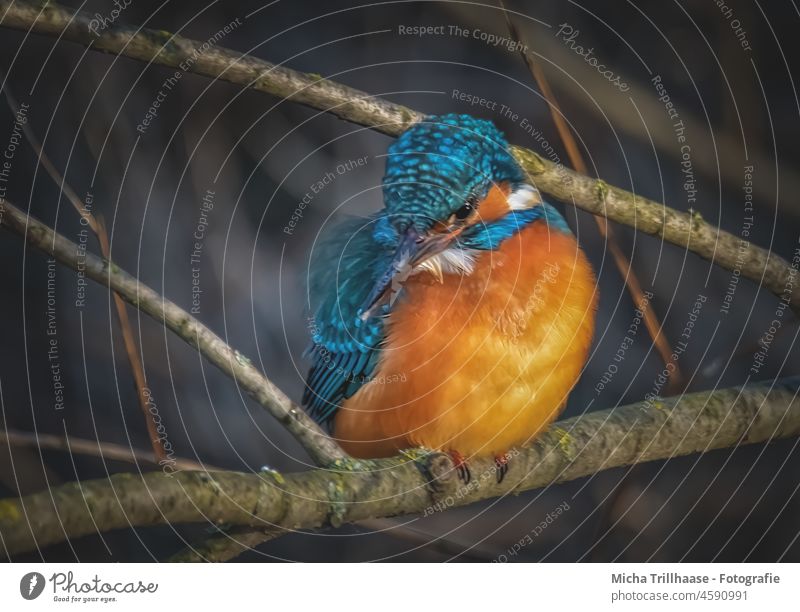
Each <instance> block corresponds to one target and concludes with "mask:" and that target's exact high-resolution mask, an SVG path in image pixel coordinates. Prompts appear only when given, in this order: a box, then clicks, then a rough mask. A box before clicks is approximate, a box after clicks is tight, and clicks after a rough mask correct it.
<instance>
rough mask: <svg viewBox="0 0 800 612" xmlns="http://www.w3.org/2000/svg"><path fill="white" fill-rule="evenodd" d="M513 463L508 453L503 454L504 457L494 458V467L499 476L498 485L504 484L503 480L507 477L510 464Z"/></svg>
mask: <svg viewBox="0 0 800 612" xmlns="http://www.w3.org/2000/svg"><path fill="white" fill-rule="evenodd" d="M509 461H511V457H510V456H509V455H508V453H503V454H502V455H497V456H496V457H495V458H494V465H495V468H496V474H497V483H498V484H500V483H501V482H503V478H505V477H506V474H507V473H508V462H509Z"/></svg>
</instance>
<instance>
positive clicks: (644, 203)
mask: <svg viewBox="0 0 800 612" xmlns="http://www.w3.org/2000/svg"><path fill="white" fill-rule="evenodd" d="M0 15H2V16H3V17H2V22H0V25H3V26H7V27H11V28H16V29H20V30H25V31H28V30H30V31H32V32H37V33H39V34H47V35H50V36H58V37H60V38H62V39H64V40H69V41H72V42H76V43H79V44H82V45H86V46H91V47H92V48H93V49H97V50H100V51H105V52H108V53H114V54H117V55H122V56H125V57H130V58H133V59H137V60H141V61H144V62H148V63H153V64H160V65H162V66H169V67H171V68H175V69H179V70H183V68H181V63H182V62H186V60H190V62H191V65H190V66H189V68H188V72H192V73H195V74H201V75H204V76H208V77H211V78H214V79H220V80H223V81H228V82H230V83H234V84H236V85H241V86H242V87H249V88H251V89H255V90H257V91H262V92H265V93H268V94H271V95H274V96H278V97H280V98H282V99H286V100H289V101H292V102H299V103H301V104H305V105H307V106H310V107H312V108H316V109H319V110H322V111H325V112H328V113H332V114H334V115H336V116H337V117H340V118H342V119H345V120H347V121H351V122H353V123H357V124H359V125H365V126H369V127H371V128H373V129H375V130H378V131H380V132H383V133H385V134H389V135H392V136H396V135H397V134H399V133H400V132H402V131H404V130H405V129H407V128H408V127H409V126H410V125H411V124H412V123H414V122H415V121H419V120H420V119H421V118H422V117H423V116H424V115H423V113H420V112H418V111H415V110H412V109H410V108H408V107H405V106H401V105H399V104H394V103H392V102H389V101H387V100H383V99H381V98H378V97H375V96H371V95H369V94H367V93H365V92H363V91H359V90H357V89H353V88H351V87H347V86H345V85H341V84H339V83H336V82H335V81H331V80H328V79H325V78H322V77H321V76H320V75H317V74H306V73H304V72H297V71H295V70H291V69H289V68H285V67H283V66H278V65H275V64H272V63H270V62H267V61H264V60H261V59H258V58H255V57H252V56H250V55H246V54H242V53H237V52H235V51H231V50H228V49H225V48H223V47H219V46H212V47H211V48H206V49H205V50H202V51H201V49H202V47H203V45H204V43H203V42H201V41H195V40H191V39H187V38H183V37H181V36H177V35H175V34H171V33H169V32H164V31H155V30H149V29H147V28H134V27H131V26H127V25H124V24H120V23H118V22H115V23H114V24H112V25H111V26H110V27H108V28H107V29H105V30H103V32H102V33H100V35H95V34H93V33H92V32H91V31H90V30H89V22H90V21H91V19H92V15H91V14H90V13H87V12H83V11H74V10H72V9H70V8H67V7H63V6H60V5H58V4H55V3H52V2H47V3H41V2H39V3H37V2H24V1H19V0H18V1H16V2H10V1H9V0H0ZM512 151H513V153H514V155H515V156H516V158H517V159H518V161H519V162H520V164H521V165H522V166H523V168H524V169H525V170H526V171H527V172H528V173H529V174H530V176H531V177H532V179H533V181H534V182H535V183H536V186H537V187H538V188H539V189H541V190H542V191H543V192H545V193H548V194H550V195H552V196H554V197H555V198H558V199H559V200H562V201H564V202H567V203H572V204H574V205H575V206H577V207H579V208H582V209H583V210H586V211H588V212H591V213H593V214H597V215H602V216H604V217H606V218H608V219H611V220H612V221H616V222H617V223H621V224H623V225H628V226H631V227H634V228H636V229H637V230H638V231H641V232H644V233H646V234H650V235H653V236H658V237H660V238H663V239H664V240H666V241H667V242H671V243H672V244H675V245H678V246H680V247H682V248H685V249H688V250H689V251H692V252H694V253H696V254H697V255H700V256H701V257H704V258H706V259H709V260H711V261H712V262H714V263H715V264H717V265H719V266H721V267H723V268H725V269H727V270H730V271H732V272H734V273H735V274H737V275H738V274H741V276H744V277H745V278H748V279H750V280H751V281H754V282H756V283H758V284H760V285H762V286H764V287H766V288H767V289H768V290H769V291H771V292H772V293H774V294H775V295H777V296H778V297H780V298H782V299H784V300H785V301H786V302H787V303H788V304H790V305H791V306H792V308H793V309H794V310H795V312H798V311H799V310H800V283H798V282H796V278H795V277H796V273H797V267H796V264H795V267H794V268H793V267H792V266H790V265H789V264H788V262H787V261H786V260H785V259H783V258H781V257H779V256H778V255H775V254H773V253H770V252H769V251H767V250H766V249H762V248H760V247H758V246H755V245H753V244H750V243H749V242H747V241H743V240H741V239H740V238H739V237H737V236H734V235H733V234H730V233H728V232H725V231H722V230H721V229H719V228H718V227H716V226H713V225H710V224H708V223H707V222H705V221H703V219H702V218H701V217H700V216H699V214H696V213H692V212H691V211H690V212H689V213H684V212H679V211H676V210H674V209H671V208H669V207H667V206H665V205H664V204H661V203H659V202H656V201H654V200H650V199H648V198H644V197H641V196H639V195H636V194H634V193H631V192H629V191H626V190H624V189H621V188H619V187H613V186H611V185H608V184H607V183H605V182H604V181H602V180H597V179H592V178H589V177H587V176H584V175H581V174H578V173H576V172H573V171H571V170H569V169H567V168H564V167H563V166H561V165H559V164H555V163H553V162H551V161H549V160H547V159H544V158H542V157H541V156H539V155H537V154H536V153H534V152H533V151H530V150H528V149H524V148H522V147H516V146H515V147H512Z"/></svg>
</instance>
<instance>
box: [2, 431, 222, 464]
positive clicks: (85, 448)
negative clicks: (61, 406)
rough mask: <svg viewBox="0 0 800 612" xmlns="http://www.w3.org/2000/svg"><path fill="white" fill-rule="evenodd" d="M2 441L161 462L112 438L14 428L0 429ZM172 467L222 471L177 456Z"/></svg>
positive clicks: (42, 448) (23, 445)
mask: <svg viewBox="0 0 800 612" xmlns="http://www.w3.org/2000/svg"><path fill="white" fill-rule="evenodd" d="M0 443H5V444H7V445H8V446H19V447H29V448H37V449H40V450H45V449H47V450H60V451H65V452H68V453H70V454H75V455H89V456H91V457H102V458H104V459H113V460H115V461H125V462H126V463H136V464H140V463H144V464H148V465H159V460H158V458H154V457H153V454H152V453H148V452H146V451H143V450H139V449H136V448H131V447H129V446H123V445H122V444H114V443H113V442H101V441H100V440H87V439H85V438H74V437H72V436H70V437H69V438H67V437H66V436H65V437H63V438H62V437H61V436H56V435H53V434H45V433H30V432H27V431H17V430H15V429H6V430H0ZM171 465H172V467H173V468H174V469H176V470H205V471H219V470H220V468H217V467H214V466H211V465H207V464H203V463H199V462H197V461H192V460H191V459H183V458H181V457H175V460H174V463H171Z"/></svg>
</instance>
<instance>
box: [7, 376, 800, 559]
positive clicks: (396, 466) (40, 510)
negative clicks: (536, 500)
mask: <svg viewBox="0 0 800 612" xmlns="http://www.w3.org/2000/svg"><path fill="white" fill-rule="evenodd" d="M798 392H800V377H794V378H787V379H783V380H780V381H769V382H762V383H751V384H748V385H745V386H744V387H735V388H729V389H721V390H716V391H703V392H698V393H690V394H686V395H683V396H681V397H680V398H678V397H675V398H666V399H664V400H662V401H658V402H654V401H643V402H638V403H635V404H631V405H629V406H623V407H617V408H614V409H611V410H599V411H596V412H591V413H588V414H585V415H582V416H579V417H575V418H571V419H566V420H564V421H560V422H558V423H556V425H555V427H554V428H553V429H552V430H550V431H549V432H548V433H545V434H544V435H543V436H541V437H540V438H539V439H538V440H537V441H535V442H533V443H532V444H529V445H525V446H523V447H521V448H520V449H519V453H518V454H517V455H516V456H515V457H514V459H513V461H512V462H511V463H510V470H509V472H508V473H507V474H506V477H505V478H504V479H503V481H502V482H500V483H498V482H497V478H496V477H495V470H496V466H495V463H494V460H493V459H492V458H477V459H474V460H473V461H472V462H471V471H472V475H473V480H472V482H471V483H470V485H468V486H463V485H462V484H461V482H460V480H459V479H458V477H457V476H456V475H455V472H454V469H453V463H452V460H451V459H450V458H449V457H447V456H446V455H442V454H438V453H436V454H432V455H418V456H412V457H407V456H401V457H394V458H390V459H381V460H372V461H370V460H364V461H360V462H357V463H356V462H353V463H352V464H351V468H352V469H351V470H342V471H338V472H336V471H330V470H321V469H314V470H310V471H305V472H301V473H294V474H285V475H282V474H276V473H255V474H252V473H251V474H243V473H239V472H176V473H174V474H170V475H166V474H163V473H162V472H160V471H156V472H150V473H146V474H143V475H141V476H135V475H131V474H117V475H113V476H110V477H108V478H103V479H99V480H85V481H82V482H81V483H80V485H78V484H76V483H71V484H67V485H63V486H59V487H54V488H53V489H51V490H50V491H45V492H42V493H37V494H34V495H29V496H26V497H24V498H14V499H4V500H0V538H2V541H3V542H4V543H5V546H6V550H7V551H8V554H17V553H21V552H25V551H29V550H34V549H36V547H37V546H38V547H43V546H47V545H50V544H54V543H56V542H60V541H63V540H64V539H65V538H67V537H69V538H77V537H80V536H83V535H88V534H93V533H96V532H97V531H98V530H100V531H101V532H104V531H108V530H111V529H121V528H130V527H136V526H145V525H156V524H184V523H206V524H208V523H214V524H227V525H231V526H236V527H251V528H255V529H273V528H274V529H283V530H296V529H315V528H320V527H338V526H340V525H343V524H345V523H352V522H356V521H361V520H365V519H371V518H381V517H387V516H397V515H402V514H418V513H425V512H434V511H437V509H439V508H449V507H455V506H463V505H466V504H470V503H474V502H476V501H479V500H483V499H488V498H492V497H497V496H504V495H508V494H511V493H519V492H521V491H527V490H530V489H535V488H539V487H543V486H547V485H549V484H553V483H557V482H566V481H569V480H573V479H576V478H580V477H582V476H586V475H589V474H596V473H597V472H600V471H602V470H606V469H611V468H616V467H621V466H626V465H632V464H636V463H644V462H647V461H654V460H658V459H668V458H673V457H679V456H682V455H687V454H690V453H696V452H707V451H709V450H713V449H719V448H730V447H738V446H739V445H743V444H752V443H757V442H769V441H772V440H776V439H779V438H787V437H795V436H797V435H800V401H798V399H797V394H798ZM432 483H433V484H432ZM86 499H91V500H92V505H91V512H90V511H89V510H88V509H87V506H86V502H85V500H86ZM26 517H27V518H26ZM33 517H35V520H34V518H33ZM28 520H32V522H33V525H34V527H33V529H31V527H29V526H28V522H27V521H28Z"/></svg>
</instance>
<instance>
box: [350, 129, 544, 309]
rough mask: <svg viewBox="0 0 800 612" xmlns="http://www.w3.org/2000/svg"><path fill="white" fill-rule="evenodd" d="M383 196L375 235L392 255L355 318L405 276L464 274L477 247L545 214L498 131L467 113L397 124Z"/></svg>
mask: <svg viewBox="0 0 800 612" xmlns="http://www.w3.org/2000/svg"><path fill="white" fill-rule="evenodd" d="M383 198H384V205H385V214H384V215H382V216H381V217H380V218H379V220H378V222H377V224H376V226H375V231H374V235H375V238H376V239H377V240H378V241H379V242H381V243H382V244H384V245H385V246H386V247H387V248H390V249H394V256H393V257H392V259H391V263H390V265H389V266H388V267H387V268H386V269H385V270H384V271H383V272H382V273H379V277H378V280H377V282H376V284H375V286H374V288H373V290H372V292H371V294H370V295H369V297H368V299H367V301H366V303H365V304H364V306H363V307H362V309H361V312H362V315H361V316H362V319H366V318H368V317H369V316H370V315H371V314H372V313H373V312H374V311H375V309H376V308H377V307H378V306H379V305H382V304H385V303H386V302H387V301H389V300H390V299H392V296H393V295H396V294H397V293H398V291H399V289H400V288H401V287H402V283H403V282H404V281H405V279H406V278H407V277H408V276H410V275H412V274H415V273H417V272H420V271H428V272H430V273H432V274H434V275H435V276H437V277H438V278H439V279H440V280H441V279H442V275H443V274H446V273H456V274H469V273H471V272H472V269H473V265H474V262H475V258H476V257H477V256H479V255H480V252H481V251H486V250H492V249H495V248H497V247H498V246H499V245H500V243H501V242H502V241H503V240H504V239H506V238H508V237H509V236H512V235H513V234H514V233H516V232H517V231H519V230H520V229H522V227H524V226H525V225H526V224H527V223H529V222H531V221H533V220H534V219H535V218H541V217H542V216H544V215H543V214H542V212H541V211H539V210H537V209H538V208H542V206H540V205H541V204H542V202H541V199H540V197H539V193H538V191H537V190H536V189H535V188H534V187H533V185H532V184H531V183H530V181H527V180H526V177H525V173H524V172H523V171H522V169H521V168H520V166H519V164H518V163H517V162H516V160H515V159H514V158H513V156H512V155H511V153H510V152H509V149H508V143H507V142H506V139H505V137H504V136H503V134H502V133H501V132H500V131H499V130H498V129H497V128H496V127H495V125H494V124H493V123H492V122H491V121H486V120H482V119H476V118H475V117H471V116H469V115H455V114H451V115H440V116H430V117H427V118H426V119H425V120H423V121H421V122H419V123H417V124H415V125H414V126H412V127H411V128H410V129H408V130H407V131H406V132H404V133H403V134H402V135H401V136H400V137H399V138H398V139H397V140H396V141H395V142H394V143H393V144H392V145H391V146H390V147H389V152H388V155H387V160H386V174H385V176H384V178H383ZM548 208H549V207H548ZM550 210H551V211H552V209H550ZM544 214H547V213H546V212H545V213H544Z"/></svg>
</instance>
